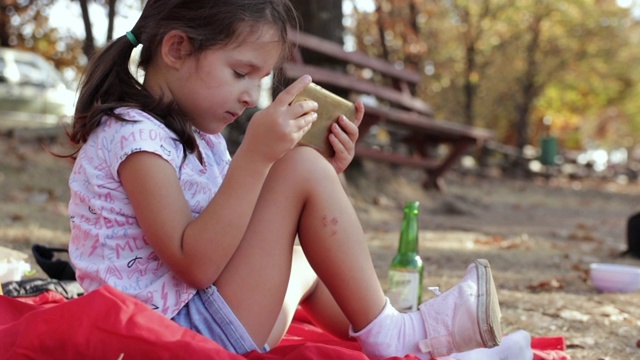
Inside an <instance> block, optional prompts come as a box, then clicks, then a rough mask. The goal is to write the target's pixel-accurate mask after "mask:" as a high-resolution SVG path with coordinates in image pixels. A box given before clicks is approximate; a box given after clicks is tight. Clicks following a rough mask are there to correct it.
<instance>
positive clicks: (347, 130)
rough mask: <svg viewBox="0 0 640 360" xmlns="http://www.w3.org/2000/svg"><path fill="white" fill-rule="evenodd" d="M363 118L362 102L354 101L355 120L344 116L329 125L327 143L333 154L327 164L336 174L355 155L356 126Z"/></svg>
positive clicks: (343, 168)
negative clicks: (329, 130)
mask: <svg viewBox="0 0 640 360" xmlns="http://www.w3.org/2000/svg"><path fill="white" fill-rule="evenodd" d="M363 117H364V105H363V104H362V101H360V100H358V101H356V118H355V119H352V121H353V122H352V121H350V120H348V119H347V118H346V117H345V116H344V115H340V117H339V118H338V122H337V123H335V124H333V125H331V133H330V134H329V142H330V143H331V146H333V150H334V151H335V154H334V155H333V157H332V158H330V159H329V162H330V163H331V165H333V167H334V168H335V169H336V171H337V172H338V174H340V173H342V172H343V171H344V170H345V169H346V168H347V166H349V164H350V163H351V161H352V160H353V157H354V156H355V154H356V141H357V140H358V133H359V131H358V126H359V125H360V123H361V122H362V118H363Z"/></svg>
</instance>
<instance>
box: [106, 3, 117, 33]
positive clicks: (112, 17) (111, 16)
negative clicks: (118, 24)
mask: <svg viewBox="0 0 640 360" xmlns="http://www.w3.org/2000/svg"><path fill="white" fill-rule="evenodd" d="M115 18H116V0H109V19H108V26H107V42H110V41H111V40H113V28H114V22H115Z"/></svg>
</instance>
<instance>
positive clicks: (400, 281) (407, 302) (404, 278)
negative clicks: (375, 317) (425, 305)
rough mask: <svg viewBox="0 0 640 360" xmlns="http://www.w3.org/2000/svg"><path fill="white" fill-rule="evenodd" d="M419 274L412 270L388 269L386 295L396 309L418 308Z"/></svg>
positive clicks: (410, 309) (408, 309) (409, 309)
mask: <svg viewBox="0 0 640 360" xmlns="http://www.w3.org/2000/svg"><path fill="white" fill-rule="evenodd" d="M419 287H420V274H419V273H418V272H417V271H413V270H396V269H391V270H389V290H388V291H387V297H388V298H389V301H390V302H391V305H393V307H395V308H396V309H397V310H398V311H403V312H406V311H415V310H418V305H419V304H418V291H419Z"/></svg>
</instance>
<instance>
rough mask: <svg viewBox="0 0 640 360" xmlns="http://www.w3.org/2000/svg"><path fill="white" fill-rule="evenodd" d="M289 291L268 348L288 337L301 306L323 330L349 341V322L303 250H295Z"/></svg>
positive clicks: (296, 248)
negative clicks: (290, 326)
mask: <svg viewBox="0 0 640 360" xmlns="http://www.w3.org/2000/svg"><path fill="white" fill-rule="evenodd" d="M292 264H293V265H292V268H291V276H290V278H289V287H288V288H287V293H286V295H285V299H284V304H283V306H282V310H281V311H280V315H279V316H278V320H277V321H276V324H275V326H274V327H273V331H272V332H271V335H269V339H268V340H267V344H268V345H269V346H270V347H274V346H275V345H277V344H278V342H279V341H280V339H282V337H283V336H284V334H285V332H286V331H287V329H288V327H289V325H290V324H291V321H292V320H293V315H294V313H295V311H296V309H297V308H298V305H300V306H302V307H303V308H304V309H305V310H307V315H309V317H310V318H311V319H312V320H313V322H314V323H315V324H316V325H318V326H319V327H320V328H322V329H323V330H325V331H327V332H329V333H330V334H332V335H334V336H336V337H338V338H341V339H348V338H349V321H348V320H347V318H346V317H345V316H344V314H343V313H342V310H340V308H339V307H338V304H336V302H335V300H334V299H333V296H331V293H329V290H327V287H326V286H325V285H324V283H323V282H322V281H320V280H319V279H318V276H317V275H316V273H315V271H313V269H312V268H311V265H309V262H308V261H307V259H306V257H305V256H304V253H303V252H302V249H301V248H300V247H299V246H296V247H294V251H293V261H292Z"/></svg>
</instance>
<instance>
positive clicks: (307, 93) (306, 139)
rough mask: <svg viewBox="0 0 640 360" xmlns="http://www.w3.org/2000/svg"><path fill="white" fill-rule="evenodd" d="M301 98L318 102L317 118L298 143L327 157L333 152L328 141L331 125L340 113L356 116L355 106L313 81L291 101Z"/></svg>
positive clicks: (351, 118)
mask: <svg viewBox="0 0 640 360" xmlns="http://www.w3.org/2000/svg"><path fill="white" fill-rule="evenodd" d="M303 100H313V101H315V102H317V103H318V110H316V113H317V114H318V119H317V120H316V121H315V122H314V123H313V125H311V129H309V131H307V133H306V134H304V136H303V137H302V139H301V140H300V142H299V143H298V145H304V146H310V147H312V148H314V149H316V150H318V151H319V152H320V153H321V154H322V155H324V156H325V157H327V158H329V157H331V156H333V153H334V150H333V147H332V146H331V143H329V134H330V133H331V125H332V124H333V123H335V122H336V121H338V117H339V116H340V115H344V116H346V117H347V119H349V120H350V121H353V119H355V116H356V106H355V105H354V104H353V103H352V102H350V101H348V100H346V99H343V98H341V97H340V96H338V95H336V94H334V93H332V92H330V91H329V90H327V89H324V88H322V87H320V86H318V85H317V84H314V83H311V84H309V85H308V86H307V87H306V88H304V89H303V90H302V91H301V92H300V93H299V94H298V96H296V98H295V99H294V100H293V103H296V102H299V101H303Z"/></svg>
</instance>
